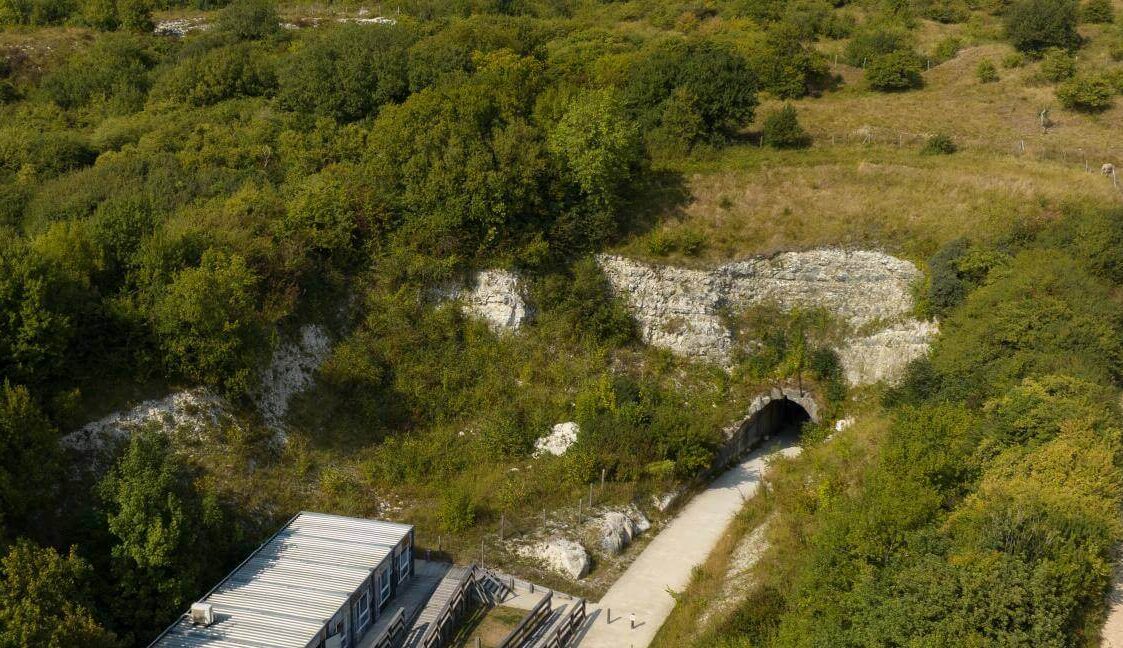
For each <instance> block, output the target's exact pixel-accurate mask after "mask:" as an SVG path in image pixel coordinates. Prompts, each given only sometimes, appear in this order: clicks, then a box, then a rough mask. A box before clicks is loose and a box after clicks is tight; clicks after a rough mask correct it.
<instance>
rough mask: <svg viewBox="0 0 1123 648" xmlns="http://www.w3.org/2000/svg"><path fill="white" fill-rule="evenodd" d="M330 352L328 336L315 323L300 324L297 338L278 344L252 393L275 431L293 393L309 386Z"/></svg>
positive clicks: (280, 424) (278, 428)
mask: <svg viewBox="0 0 1123 648" xmlns="http://www.w3.org/2000/svg"><path fill="white" fill-rule="evenodd" d="M330 354H331V338H330V337H329V336H328V334H327V331H326V330H325V329H324V328H323V327H322V326H318V325H315V324H309V325H305V326H303V327H301V329H300V335H299V337H298V338H297V339H295V340H292V341H289V342H285V343H282V344H281V345H279V346H278V347H277V349H276V350H275V351H274V352H273V359H272V361H271V362H270V363H269V366H268V367H266V368H265V369H264V370H263V371H262V372H261V387H260V388H259V389H258V392H257V393H256V394H255V395H254V401H255V402H256V404H257V406H258V409H259V410H260V411H261V417H262V418H263V419H264V420H265V424H266V425H268V426H269V427H270V428H271V429H273V430H274V431H279V430H280V429H281V427H282V423H283V421H284V418H285V414H286V413H287V412H288V409H289V401H290V400H291V399H292V397H293V396H295V395H296V394H298V393H300V392H301V391H304V390H305V389H308V388H309V387H311V386H312V382H313V377H314V375H315V373H316V371H317V370H319V368H320V366H321V365H323V364H324V361H325V360H327V358H328V356H329V355H330Z"/></svg>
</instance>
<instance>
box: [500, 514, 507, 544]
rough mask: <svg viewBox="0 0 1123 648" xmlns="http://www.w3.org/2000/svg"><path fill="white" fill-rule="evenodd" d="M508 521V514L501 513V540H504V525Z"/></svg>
mask: <svg viewBox="0 0 1123 648" xmlns="http://www.w3.org/2000/svg"><path fill="white" fill-rule="evenodd" d="M506 522H507V516H506V515H504V514H502V513H500V514H499V540H500V541H502V540H503V525H504V524H505V523H506Z"/></svg>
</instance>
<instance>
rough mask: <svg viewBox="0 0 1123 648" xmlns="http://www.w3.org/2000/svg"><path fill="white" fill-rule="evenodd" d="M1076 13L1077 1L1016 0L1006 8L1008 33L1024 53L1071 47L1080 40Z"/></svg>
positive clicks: (1011, 40) (1015, 45)
mask: <svg viewBox="0 0 1123 648" xmlns="http://www.w3.org/2000/svg"><path fill="white" fill-rule="evenodd" d="M1076 14H1077V7H1076V0H1017V1H1016V2H1014V4H1012V5H1010V7H1009V8H1008V9H1007V11H1006V19H1005V22H1006V35H1007V37H1008V38H1009V39H1010V42H1012V43H1013V44H1014V47H1016V48H1018V49H1019V50H1021V51H1023V52H1041V51H1044V50H1046V49H1048V48H1050V47H1060V48H1064V49H1072V48H1074V47H1076V46H1077V45H1078V44H1079V43H1080V36H1079V35H1078V34H1077V33H1076Z"/></svg>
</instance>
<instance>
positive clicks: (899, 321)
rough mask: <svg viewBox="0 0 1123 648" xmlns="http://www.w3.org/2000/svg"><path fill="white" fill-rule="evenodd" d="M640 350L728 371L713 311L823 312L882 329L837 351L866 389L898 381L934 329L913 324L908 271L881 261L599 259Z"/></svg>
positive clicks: (836, 254)
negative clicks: (696, 264) (681, 264)
mask: <svg viewBox="0 0 1123 648" xmlns="http://www.w3.org/2000/svg"><path fill="white" fill-rule="evenodd" d="M597 260H598V263H599V264H600V266H601V268H602V270H603V271H604V273H605V275H606V276H607V277H608V280H609V282H610V283H611V285H612V287H613V290H614V291H615V292H616V294H618V295H619V296H620V297H622V298H623V299H624V301H625V302H626V303H627V304H628V306H629V307H630V309H631V311H632V313H633V315H634V316H635V318H636V320H637V321H638V323H639V325H640V329H641V331H642V334H643V338H644V340H645V341H646V342H647V343H648V344H652V345H654V346H657V347H662V348H665V349H669V350H671V351H673V352H675V353H677V354H680V355H683V356H686V357H691V358H697V359H701V360H705V361H709V362H714V363H717V364H721V365H724V366H728V365H729V364H730V362H731V358H732V353H733V344H734V342H733V335H732V332H731V331H730V330H729V329H728V328H727V327H726V325H725V323H724V321H723V319H722V314H723V313H725V312H734V311H737V310H741V309H744V308H747V307H750V306H753V305H756V304H761V303H766V302H767V303H774V304H777V305H778V306H780V307H781V308H785V309H790V308H796V307H804V308H812V307H818V308H825V309H827V310H828V311H829V312H831V313H832V314H834V315H835V316H837V317H839V318H840V319H842V320H843V321H845V322H847V323H848V324H849V325H851V326H852V327H853V328H855V329H859V328H863V327H864V328H868V327H870V326H872V325H876V324H878V323H885V324H887V325H888V326H889V328H886V329H884V330H881V331H878V332H876V333H874V334H873V335H870V336H867V337H861V338H856V339H853V340H849V341H848V343H847V345H846V346H845V347H844V348H843V349H840V350H839V352H840V356H841V358H842V360H843V363H844V366H845V369H846V376H847V379H848V380H849V381H850V382H851V383H853V384H865V383H870V382H876V381H878V380H882V379H888V380H892V379H894V378H896V377H897V376H899V375H900V372H901V371H902V370H903V367H904V365H905V364H907V362H908V361H909V360H912V359H913V358H915V357H917V356H918V355H922V354H923V353H925V352H927V345H928V342H929V340H930V339H931V337H932V335H934V333H935V326H934V325H931V324H928V323H924V322H919V321H916V320H912V319H911V318H909V316H908V314H909V312H910V311H911V309H912V306H913V304H912V298H911V295H910V286H911V285H912V283H913V282H914V281H916V280H917V279H918V278H920V276H921V274H920V271H919V270H917V268H916V266H914V265H913V264H911V263H909V262H908V261H905V260H903V259H898V258H896V257H893V256H889V255H887V254H882V253H879V252H871V251H853V252H852V251H845V250H837V249H821V250H811V251H807V252H787V253H783V254H778V255H776V256H773V257H768V258H765V257H758V258H753V259H747V260H744V261H737V262H735V263H730V264H726V265H723V266H720V267H717V268H714V269H711V270H694V269H688V268H678V267H674V266H661V265H655V264H650V263H644V262H641V261H636V260H633V259H628V258H625V257H621V256H613V255H600V256H599V257H598V258H597Z"/></svg>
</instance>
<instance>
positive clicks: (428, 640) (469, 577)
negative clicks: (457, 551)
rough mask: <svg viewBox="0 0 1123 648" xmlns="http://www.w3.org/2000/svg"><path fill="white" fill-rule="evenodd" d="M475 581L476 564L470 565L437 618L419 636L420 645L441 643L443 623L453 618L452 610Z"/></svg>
mask: <svg viewBox="0 0 1123 648" xmlns="http://www.w3.org/2000/svg"><path fill="white" fill-rule="evenodd" d="M475 582H476V566H475V565H472V566H470V567H469V568H468V571H467V572H466V573H465V575H464V578H463V580H461V581H460V583H459V584H457V586H456V590H455V591H454V592H453V593H452V596H450V597H449V599H448V601H447V602H446V603H445V604H444V607H443V608H441V612H440V614H438V615H437V619H436V620H435V621H434V622H433V623H432V624H431V625H430V626H429V628H428V629H427V630H426V631H425V634H424V635H422V636H421V641H420V642H419V643H420V645H421V646H423V647H424V648H436V646H439V645H441V643H442V642H443V640H444V636H443V635H444V630H445V624H446V623H448V622H449V621H451V620H452V619H453V618H455V615H454V611H455V610H456V608H458V607H459V606H460V605H461V603H463V602H464V601H465V600H466V595H467V593H468V588H469V587H471V586H472V585H473V584H475Z"/></svg>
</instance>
